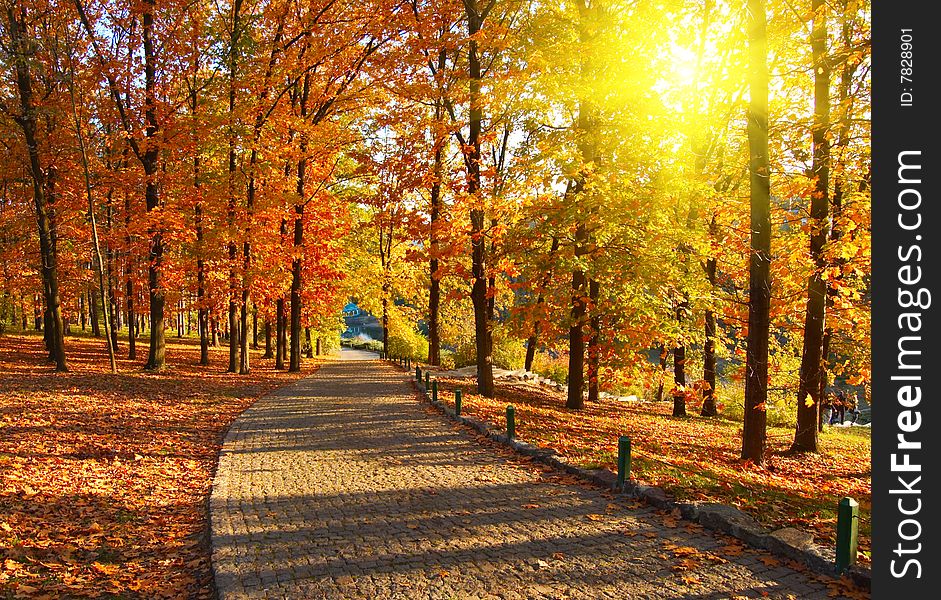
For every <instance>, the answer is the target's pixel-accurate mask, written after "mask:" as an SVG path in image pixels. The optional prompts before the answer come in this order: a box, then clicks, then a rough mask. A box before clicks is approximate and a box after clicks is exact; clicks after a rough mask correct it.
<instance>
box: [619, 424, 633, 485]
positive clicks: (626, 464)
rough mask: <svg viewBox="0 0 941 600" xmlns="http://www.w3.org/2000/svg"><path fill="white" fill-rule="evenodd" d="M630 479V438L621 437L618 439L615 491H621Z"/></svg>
mask: <svg viewBox="0 0 941 600" xmlns="http://www.w3.org/2000/svg"><path fill="white" fill-rule="evenodd" d="M630 478H631V438H629V437H628V436H626V435H622V436H621V437H619V438H618V481H617V489H619V490H620V489H622V488H623V487H624V484H625V483H626V482H627V481H628V480H629V479H630Z"/></svg>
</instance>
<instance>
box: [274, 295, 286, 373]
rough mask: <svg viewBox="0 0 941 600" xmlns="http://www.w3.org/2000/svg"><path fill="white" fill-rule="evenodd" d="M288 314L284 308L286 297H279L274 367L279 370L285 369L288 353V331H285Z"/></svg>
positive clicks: (276, 314) (276, 315)
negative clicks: (285, 359) (285, 358)
mask: <svg viewBox="0 0 941 600" xmlns="http://www.w3.org/2000/svg"><path fill="white" fill-rule="evenodd" d="M286 321H287V316H286V315H285V310H284V298H278V300H277V302H276V313H275V329H276V336H275V359H274V368H275V369H277V370H279V371H280V370H282V369H284V357H285V355H286V354H287V332H286V331H285V329H286V327H285V325H286Z"/></svg>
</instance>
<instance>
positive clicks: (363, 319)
mask: <svg viewBox="0 0 941 600" xmlns="http://www.w3.org/2000/svg"><path fill="white" fill-rule="evenodd" d="M343 322H344V324H345V325H346V330H345V331H344V332H343V333H342V334H341V336H340V337H342V338H343V339H352V338H359V339H364V340H381V339H382V324H381V323H380V322H379V319H377V318H376V317H374V316H373V315H372V313H370V312H369V311H366V310H363V309H361V308H360V307H359V305H357V304H356V303H355V302H349V303H347V305H346V306H344V307H343Z"/></svg>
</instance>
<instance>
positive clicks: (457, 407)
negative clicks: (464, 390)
mask: <svg viewBox="0 0 941 600" xmlns="http://www.w3.org/2000/svg"><path fill="white" fill-rule="evenodd" d="M454 414H456V415H457V416H459V417H460V416H461V390H454Z"/></svg>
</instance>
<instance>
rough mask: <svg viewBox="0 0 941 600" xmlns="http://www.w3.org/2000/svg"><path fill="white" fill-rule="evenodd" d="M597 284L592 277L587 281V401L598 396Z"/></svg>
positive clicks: (599, 316)
mask: <svg viewBox="0 0 941 600" xmlns="http://www.w3.org/2000/svg"><path fill="white" fill-rule="evenodd" d="M599 292H600V290H599V284H598V282H597V281H595V280H594V279H591V280H590V281H589V282H588V299H589V300H590V301H591V308H590V313H591V317H590V318H589V320H588V328H589V331H590V334H589V337H588V401H589V402H598V400H599V398H600V387H599V380H598V376H599V369H600V358H601V357H600V354H601V313H600V312H599V310H598V295H599Z"/></svg>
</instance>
